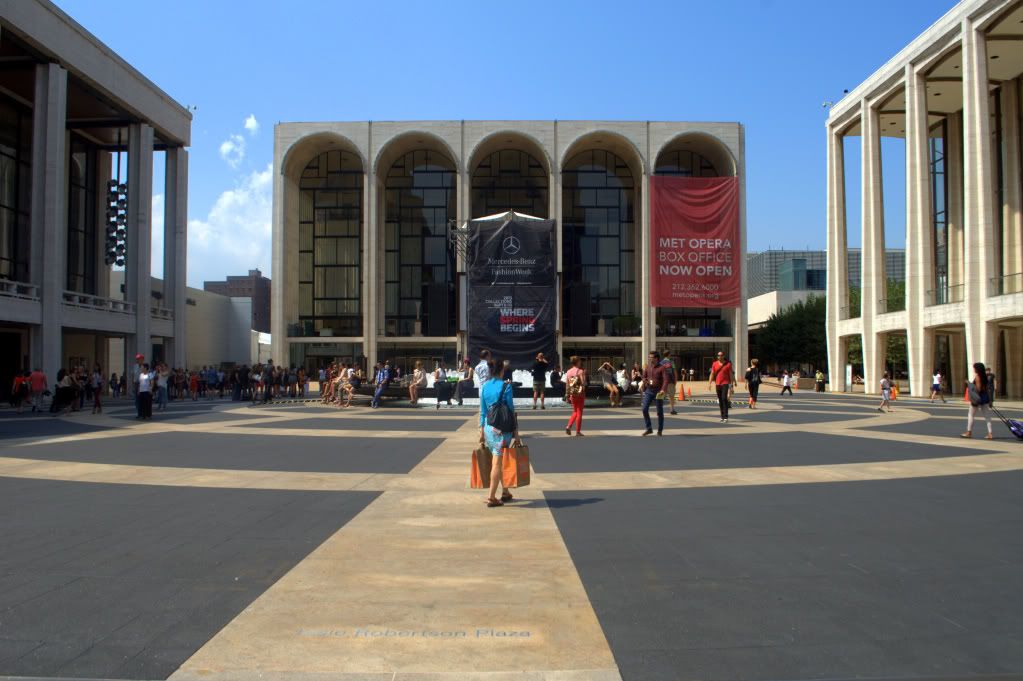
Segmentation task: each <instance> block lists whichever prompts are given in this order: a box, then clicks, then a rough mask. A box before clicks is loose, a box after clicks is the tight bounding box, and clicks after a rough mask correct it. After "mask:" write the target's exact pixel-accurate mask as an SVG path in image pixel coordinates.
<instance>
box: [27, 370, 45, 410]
mask: <svg viewBox="0 0 1023 681" xmlns="http://www.w3.org/2000/svg"><path fill="white" fill-rule="evenodd" d="M47 385H48V381H47V380H46V374H45V373H43V370H42V369H40V368H39V367H36V368H35V369H33V370H32V373H31V374H29V388H30V389H31V390H32V411H42V410H43V393H45V392H46V388H47Z"/></svg>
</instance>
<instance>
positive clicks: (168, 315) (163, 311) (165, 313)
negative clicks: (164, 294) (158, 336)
mask: <svg viewBox="0 0 1023 681" xmlns="http://www.w3.org/2000/svg"><path fill="white" fill-rule="evenodd" d="M149 313H150V315H152V316H153V317H155V318H156V319H166V320H168V321H174V310H168V309H167V308H165V307H151V308H149Z"/></svg>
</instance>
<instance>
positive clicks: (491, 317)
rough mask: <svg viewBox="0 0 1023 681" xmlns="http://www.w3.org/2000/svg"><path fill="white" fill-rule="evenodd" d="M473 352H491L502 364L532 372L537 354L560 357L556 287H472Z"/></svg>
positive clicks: (471, 327) (470, 300)
mask: <svg viewBox="0 0 1023 681" xmlns="http://www.w3.org/2000/svg"><path fill="white" fill-rule="evenodd" d="M468 294H469V296H468V297H469V300H468V319H469V352H470V356H471V357H478V356H479V352H480V350H483V349H484V348H485V349H487V350H490V352H491V354H492V355H493V356H494V358H495V359H497V360H498V361H501V360H505V359H506V360H508V361H510V362H511V365H512V367H513V368H515V369H528V368H529V367H531V366H532V365H533V360H534V359H535V358H536V353H538V352H542V353H544V354H545V355H547V357H549V358H552V359H553V358H555V357H557V343H556V342H555V333H554V330H555V308H556V306H555V299H554V287H553V286H470V287H469V291H468Z"/></svg>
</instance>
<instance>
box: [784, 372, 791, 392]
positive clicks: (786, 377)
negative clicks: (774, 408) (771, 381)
mask: <svg viewBox="0 0 1023 681" xmlns="http://www.w3.org/2000/svg"><path fill="white" fill-rule="evenodd" d="M786 392H787V393H788V394H789V395H791V394H792V377H791V376H789V372H787V371H783V372H781V394H782V395H784V394H785V393H786Z"/></svg>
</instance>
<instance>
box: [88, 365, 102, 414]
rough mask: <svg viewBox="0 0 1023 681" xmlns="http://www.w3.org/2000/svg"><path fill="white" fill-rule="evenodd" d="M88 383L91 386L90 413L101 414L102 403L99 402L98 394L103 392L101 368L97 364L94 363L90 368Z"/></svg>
mask: <svg viewBox="0 0 1023 681" xmlns="http://www.w3.org/2000/svg"><path fill="white" fill-rule="evenodd" d="M89 384H90V385H91V386H92V413H93V414H102V413H103V403H102V402H100V396H101V395H102V394H103V370H102V369H101V368H100V366H99V364H96V365H95V366H94V367H93V368H92V376H91V377H90V378H89Z"/></svg>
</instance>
